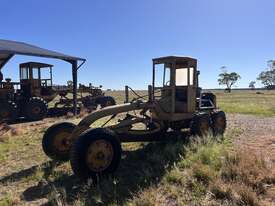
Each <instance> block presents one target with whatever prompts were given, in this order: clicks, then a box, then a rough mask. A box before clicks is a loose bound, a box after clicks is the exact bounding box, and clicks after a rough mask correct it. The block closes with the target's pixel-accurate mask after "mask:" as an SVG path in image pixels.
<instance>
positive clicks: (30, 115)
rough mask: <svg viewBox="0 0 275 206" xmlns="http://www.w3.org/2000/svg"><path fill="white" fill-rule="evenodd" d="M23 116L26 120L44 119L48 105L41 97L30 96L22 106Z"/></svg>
mask: <svg viewBox="0 0 275 206" xmlns="http://www.w3.org/2000/svg"><path fill="white" fill-rule="evenodd" d="M24 112H25V116H26V118H27V119H28V120H32V121H36V120H41V119H44V118H45V117H46V115H47V112H48V105H47V102H45V101H44V100H43V99H42V98H39V97H32V98H30V100H29V101H28V102H27V103H26V105H25V108H24Z"/></svg>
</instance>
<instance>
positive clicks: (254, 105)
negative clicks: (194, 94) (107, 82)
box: [106, 90, 275, 117]
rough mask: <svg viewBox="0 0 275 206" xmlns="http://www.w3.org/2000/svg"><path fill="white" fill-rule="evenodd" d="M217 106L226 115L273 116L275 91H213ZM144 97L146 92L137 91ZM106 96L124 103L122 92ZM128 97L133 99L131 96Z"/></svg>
mask: <svg viewBox="0 0 275 206" xmlns="http://www.w3.org/2000/svg"><path fill="white" fill-rule="evenodd" d="M213 92H214V94H216V96H217V104H218V107H219V108H220V109H221V110H224V111H225V112H226V113H240V114H252V115H257V116H270V117H271V116H275V91H268V90H262V91H260V92H261V93H262V94H256V92H257V91H252V90H240V91H238V90H232V92H231V93H224V92H223V91H217V90H216V91H215V90H213ZM138 93H139V94H141V95H145V94H146V93H147V92H146V91H138ZM106 94H107V95H111V96H114V97H115V98H116V101H117V103H123V102H124V91H112V92H106ZM130 97H133V95H131V96H130Z"/></svg>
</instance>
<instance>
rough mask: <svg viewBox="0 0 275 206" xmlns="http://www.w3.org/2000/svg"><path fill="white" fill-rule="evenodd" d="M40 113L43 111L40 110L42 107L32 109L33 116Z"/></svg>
mask: <svg viewBox="0 0 275 206" xmlns="http://www.w3.org/2000/svg"><path fill="white" fill-rule="evenodd" d="M40 111H41V108H40V107H34V108H32V113H33V114H39V113H40Z"/></svg>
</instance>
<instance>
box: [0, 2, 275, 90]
mask: <svg viewBox="0 0 275 206" xmlns="http://www.w3.org/2000/svg"><path fill="white" fill-rule="evenodd" d="M274 10H275V1H274V0H241V1H240V0H227V1H226V0H138V1H131V0H116V1H115V0H78V1H75V0H74V1H73V0H58V1H57V0H47V1H37V0H24V1H22V0H3V1H1V12H0V19H1V20H2V21H1V22H2V23H1V29H0V39H10V40H18V41H24V42H28V43H31V44H35V45H39V46H41V47H44V48H48V49H52V50H57V51H60V52H63V53H67V54H71V55H76V56H80V57H84V58H87V63H86V64H85V65H84V66H83V67H82V68H81V69H80V71H79V81H80V82H83V83H87V82H92V83H93V84H94V85H99V84H102V85H104V87H105V88H114V89H123V87H124V85H126V84H128V85H131V86H132V87H133V88H138V89H144V88H147V84H150V83H151V75H152V74H151V59H152V58H153V57H158V56H166V55H174V54H176V55H183V56H192V57H195V58H197V59H198V60H199V69H200V70H201V76H200V84H201V86H202V87H204V88H213V87H219V86H218V83H217V76H218V74H219V72H220V67H221V66H223V65H226V66H227V67H228V70H229V71H236V72H238V73H239V74H240V75H241V76H242V79H241V80H240V82H239V83H238V84H237V86H239V87H247V86H248V83H249V82H250V81H251V80H255V79H256V77H257V75H258V74H259V73H260V71H261V70H263V69H264V68H265V66H266V61H267V60H270V59H275V12H274ZM29 60H36V61H37V60H41V61H43V62H46V63H53V64H54V65H55V71H54V80H55V82H56V83H65V82H66V81H67V80H68V79H70V78H71V71H70V65H69V64H67V63H64V62H62V61H55V60H50V59H39V58H30V57H23V56H17V57H15V58H13V59H12V60H11V61H10V62H9V63H8V64H7V65H6V66H5V68H4V70H3V73H4V75H5V76H6V77H7V76H10V77H12V78H13V79H14V80H16V79H17V78H18V69H17V68H18V64H19V63H20V62H24V61H29Z"/></svg>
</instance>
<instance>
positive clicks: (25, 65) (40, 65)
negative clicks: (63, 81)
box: [19, 62, 53, 68]
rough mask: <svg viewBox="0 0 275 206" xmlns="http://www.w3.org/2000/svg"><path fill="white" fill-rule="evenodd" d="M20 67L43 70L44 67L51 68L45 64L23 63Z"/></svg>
mask: <svg viewBox="0 0 275 206" xmlns="http://www.w3.org/2000/svg"><path fill="white" fill-rule="evenodd" d="M19 66H20V68H21V67H37V68H45V67H53V65H51V64H45V63H41V62H25V63H22V64H20V65H19Z"/></svg>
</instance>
